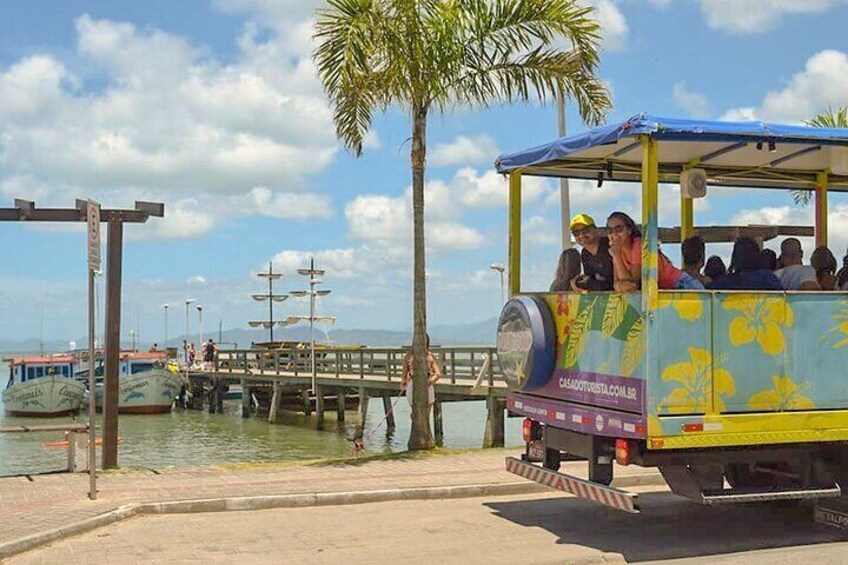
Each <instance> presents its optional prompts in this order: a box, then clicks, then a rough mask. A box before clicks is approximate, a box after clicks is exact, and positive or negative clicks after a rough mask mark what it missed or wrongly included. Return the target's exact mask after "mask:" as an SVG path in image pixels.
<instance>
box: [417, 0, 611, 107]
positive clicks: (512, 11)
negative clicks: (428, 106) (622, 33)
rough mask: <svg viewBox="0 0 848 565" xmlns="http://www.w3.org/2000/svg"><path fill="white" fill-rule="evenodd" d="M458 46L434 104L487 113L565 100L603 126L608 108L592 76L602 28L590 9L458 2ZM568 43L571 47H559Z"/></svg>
mask: <svg viewBox="0 0 848 565" xmlns="http://www.w3.org/2000/svg"><path fill="white" fill-rule="evenodd" d="M456 4H457V5H458V6H460V8H461V10H460V13H461V16H460V18H459V21H460V23H461V25H460V27H459V28H458V29H457V31H455V32H454V33H455V34H457V35H458V36H459V37H460V38H461V41H460V43H461V44H462V49H461V54H460V58H459V60H458V61H457V62H456V64H455V66H454V69H455V76H454V77H452V78H449V79H448V80H446V81H444V82H443V87H442V89H441V90H437V91H435V92H434V93H433V97H432V100H433V102H434V103H436V104H437V105H439V106H440V107H441V106H444V104H445V102H444V101H445V100H450V101H458V102H460V103H466V104H471V105H474V106H482V107H486V106H488V105H490V104H492V103H496V102H515V101H527V100H529V99H530V98H531V97H533V96H534V95H535V96H536V97H537V98H538V99H539V100H540V101H544V100H546V99H548V98H551V97H553V96H555V95H556V94H557V93H559V92H562V93H564V94H566V95H568V96H570V97H572V98H574V99H575V100H576V101H577V103H578V107H579V109H580V114H581V116H582V117H583V119H584V120H585V121H587V122H590V123H597V122H600V121H602V120H603V118H604V115H605V113H606V111H607V110H608V109H609V108H610V107H611V105H612V104H611V101H610V96H609V92H608V89H607V87H606V85H605V84H604V83H603V82H602V81H600V80H599V79H598V78H597V77H596V76H595V70H596V67H597V64H598V50H597V49H598V43H599V41H600V35H599V29H600V28H599V26H598V23H597V21H596V20H595V19H594V17H593V13H594V12H593V10H592V8H587V7H581V6H579V5H577V4H576V3H575V2H573V1H570V0H500V1H495V2H493V1H490V0H456ZM564 43H567V44H568V46H563V44H564Z"/></svg>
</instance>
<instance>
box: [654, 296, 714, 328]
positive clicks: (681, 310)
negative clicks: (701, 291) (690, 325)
mask: <svg viewBox="0 0 848 565" xmlns="http://www.w3.org/2000/svg"><path fill="white" fill-rule="evenodd" d="M669 304H671V305H672V306H673V307H674V309H675V310H676V311H677V315H678V316H680V319H681V320H686V321H687V322H693V321H695V320H697V319H698V318H700V317H701V316H703V314H704V303H703V301H702V300H701V297H700V296H698V295H691V296H684V295H681V294H676V295H675V294H671V295H669V294H663V295H662V298H661V299H660V304H659V310H662V309H663V308H666V307H668V305H669Z"/></svg>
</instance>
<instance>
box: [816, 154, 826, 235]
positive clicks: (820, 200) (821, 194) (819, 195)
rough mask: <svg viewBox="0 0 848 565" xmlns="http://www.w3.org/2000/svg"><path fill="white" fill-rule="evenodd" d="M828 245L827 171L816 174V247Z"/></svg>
mask: <svg viewBox="0 0 848 565" xmlns="http://www.w3.org/2000/svg"><path fill="white" fill-rule="evenodd" d="M822 246H825V247H826V246H827V171H822V172H820V173H818V174H816V247H822Z"/></svg>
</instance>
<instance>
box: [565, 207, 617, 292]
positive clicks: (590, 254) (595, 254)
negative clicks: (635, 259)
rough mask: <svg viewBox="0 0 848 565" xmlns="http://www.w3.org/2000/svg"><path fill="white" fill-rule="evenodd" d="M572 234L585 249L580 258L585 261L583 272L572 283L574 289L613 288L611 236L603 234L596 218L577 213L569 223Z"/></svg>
mask: <svg viewBox="0 0 848 565" xmlns="http://www.w3.org/2000/svg"><path fill="white" fill-rule="evenodd" d="M569 229H570V230H571V235H573V236H574V240H575V241H577V244H578V245H579V246H580V247H582V248H583V249H582V250H581V251H580V258H581V260H582V261H583V274H582V275H581V276H580V277H578V278H577V279H575V280H574V281H573V283H572V285H571V286H572V289H571V290H574V291H575V292H579V291H586V290H588V291H604V290H612V283H613V276H614V275H613V267H612V257H611V256H610V253H609V246H610V242H609V238H608V237H605V236H603V235H602V234H601V231H600V230H599V229H598V228H597V226H596V225H595V219H594V218H592V216H590V215H589V214H577V215H576V216H574V217H573V218H572V219H571V223H570V224H569Z"/></svg>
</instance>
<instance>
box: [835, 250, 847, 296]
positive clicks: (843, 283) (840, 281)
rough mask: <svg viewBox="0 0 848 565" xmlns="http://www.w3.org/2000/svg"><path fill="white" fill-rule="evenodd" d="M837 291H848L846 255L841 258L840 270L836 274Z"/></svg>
mask: <svg viewBox="0 0 848 565" xmlns="http://www.w3.org/2000/svg"><path fill="white" fill-rule="evenodd" d="M836 288H837V290H848V253H846V254H845V257H843V258H842V268H841V269H839V272H838V273H836Z"/></svg>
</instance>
